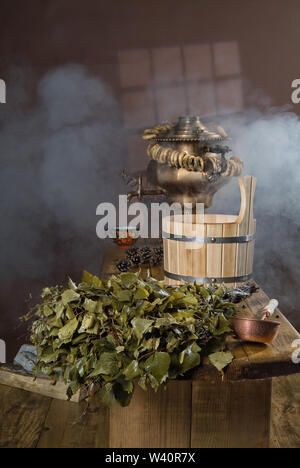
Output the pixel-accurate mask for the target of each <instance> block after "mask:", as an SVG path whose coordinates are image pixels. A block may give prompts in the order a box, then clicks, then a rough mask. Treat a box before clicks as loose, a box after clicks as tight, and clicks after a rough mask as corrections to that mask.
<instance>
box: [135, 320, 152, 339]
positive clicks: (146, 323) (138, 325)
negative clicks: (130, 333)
mask: <svg viewBox="0 0 300 468" xmlns="http://www.w3.org/2000/svg"><path fill="white" fill-rule="evenodd" d="M131 324H132V326H133V329H134V333H135V334H136V336H137V338H138V340H141V339H142V338H143V336H144V334H145V333H146V332H147V331H149V329H150V327H151V326H152V324H153V320H146V319H142V318H135V319H133V320H132V322H131Z"/></svg>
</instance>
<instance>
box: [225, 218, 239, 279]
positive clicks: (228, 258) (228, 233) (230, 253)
mask: <svg viewBox="0 0 300 468" xmlns="http://www.w3.org/2000/svg"><path fill="white" fill-rule="evenodd" d="M237 228H238V226H237V224H223V237H235V236H236V235H237ZM236 253H237V244H223V254H222V275H221V276H222V277H233V276H235V266H236Z"/></svg>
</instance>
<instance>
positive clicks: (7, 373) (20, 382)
mask: <svg viewBox="0 0 300 468" xmlns="http://www.w3.org/2000/svg"><path fill="white" fill-rule="evenodd" d="M0 384H2V385H7V386H9V387H14V388H20V389H22V390H27V391H29V392H34V393H38V394H40V395H44V396H47V397H50V398H55V399H57V400H67V399H68V397H67V387H66V385H65V384H64V382H57V383H56V384H55V385H53V384H52V381H51V379H50V378H47V377H37V378H34V377H33V376H32V375H30V374H27V373H26V372H24V371H23V370H22V368H21V367H17V366H1V367H0ZM83 398H84V395H83V393H82V392H78V393H77V394H76V395H74V396H73V397H72V399H71V401H72V402H74V403H79V402H80V401H81V400H83Z"/></svg>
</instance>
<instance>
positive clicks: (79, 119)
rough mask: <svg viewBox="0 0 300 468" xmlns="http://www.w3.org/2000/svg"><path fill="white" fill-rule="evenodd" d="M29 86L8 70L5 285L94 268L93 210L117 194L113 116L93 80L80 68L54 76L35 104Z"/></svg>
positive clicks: (1, 143)
mask: <svg viewBox="0 0 300 468" xmlns="http://www.w3.org/2000/svg"><path fill="white" fill-rule="evenodd" d="M32 79H33V77H32V76H28V75H25V74H24V73H22V72H20V71H19V70H14V71H13V72H12V76H11V77H10V79H9V80H8V85H9V86H8V89H9V94H8V96H7V104H6V105H2V106H0V147H1V162H0V164H1V172H0V184H1V189H2V197H1V200H0V213H1V234H0V236H1V237H0V240H1V265H0V274H1V278H4V279H5V280H6V282H8V283H9V282H10V281H11V280H14V279H15V277H18V276H21V277H22V278H26V277H27V278H41V277H43V278H45V279H46V281H47V282H49V283H51V281H57V280H58V279H57V278H55V275H56V274H57V272H58V271H59V270H60V269H63V265H64V264H67V265H69V266H70V267H71V270H72V267H74V268H76V270H77V271H79V270H80V269H82V268H89V267H90V268H91V269H93V268H96V269H99V264H100V263H99V262H100V249H99V245H98V242H97V238H96V235H95V224H96V219H95V209H96V206H97V205H98V203H100V202H101V201H104V200H105V201H107V200H113V199H114V197H115V196H116V195H117V194H118V183H119V179H120V177H119V173H120V167H122V164H121V156H122V130H121V120H120V110H119V108H118V105H117V104H116V102H115V101H114V99H113V98H112V96H111V94H110V92H109V90H108V89H107V87H106V86H105V85H104V84H103V83H102V82H101V81H100V80H99V79H97V78H96V77H91V76H89V75H88V73H87V72H86V70H85V69H83V68H82V67H80V66H67V67H64V68H61V69H56V70H54V71H51V72H50V73H48V74H47V75H46V76H44V78H43V79H42V80H41V81H40V82H39V84H38V91H37V95H36V96H33V99H35V104H34V105H32V104H33V103H32V95H31V94H30V89H29V85H30V82H32ZM71 272H72V271H71ZM71 272H70V273H71ZM63 274H66V272H64V273H63Z"/></svg>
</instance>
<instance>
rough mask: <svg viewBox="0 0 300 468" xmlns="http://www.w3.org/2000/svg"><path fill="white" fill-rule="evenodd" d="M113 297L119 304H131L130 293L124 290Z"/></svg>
mask: <svg viewBox="0 0 300 468" xmlns="http://www.w3.org/2000/svg"><path fill="white" fill-rule="evenodd" d="M115 296H116V297H117V299H118V301H120V302H131V300H132V292H131V291H128V290H125V289H124V290H121V291H118V292H117V293H115Z"/></svg>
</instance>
